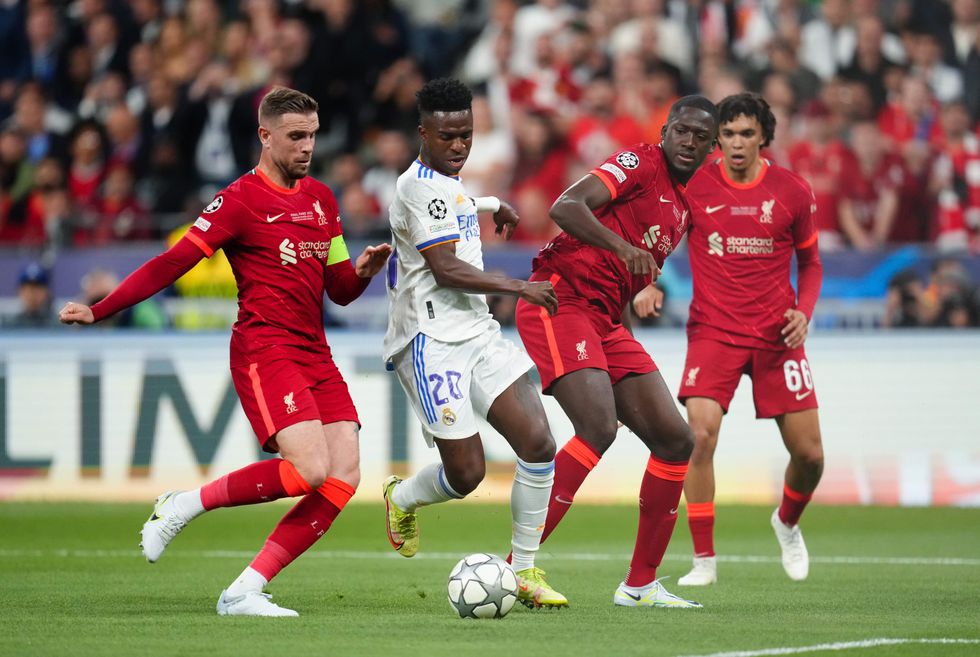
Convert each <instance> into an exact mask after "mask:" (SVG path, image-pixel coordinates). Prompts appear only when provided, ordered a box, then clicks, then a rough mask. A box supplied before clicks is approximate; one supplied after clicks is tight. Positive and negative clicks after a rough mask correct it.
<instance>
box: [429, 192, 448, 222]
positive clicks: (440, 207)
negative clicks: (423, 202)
mask: <svg viewBox="0 0 980 657" xmlns="http://www.w3.org/2000/svg"><path fill="white" fill-rule="evenodd" d="M428 208H429V216H430V217H432V218H433V219H435V220H436V221H442V220H443V219H445V218H446V215H447V214H448V213H449V210H448V208H446V202H445V201H443V200H442V199H441V198H434V199H432V200H431V201H429V206H428Z"/></svg>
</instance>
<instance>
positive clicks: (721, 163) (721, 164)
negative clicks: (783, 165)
mask: <svg viewBox="0 0 980 657" xmlns="http://www.w3.org/2000/svg"><path fill="white" fill-rule="evenodd" d="M761 159H762V168H761V169H759V175H758V176H756V177H755V180H750V181H749V182H746V183H740V182H735V181H734V180H732V179H731V178H729V177H728V173H727V172H726V171H725V159H724V158H719V159H718V173H720V174H721V179H722V180H724V181H725V182H726V183H728V184H729V185H730V186H732V187H734V188H735V189H752V188H753V187H757V186H758V185H759V184H760V183H761V182H762V180H763V178H765V177H766V172H768V171H769V160H767V159H766V158H761Z"/></svg>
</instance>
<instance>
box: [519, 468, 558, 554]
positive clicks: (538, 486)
mask: <svg viewBox="0 0 980 657" xmlns="http://www.w3.org/2000/svg"><path fill="white" fill-rule="evenodd" d="M554 481H555V462H554V461H553V460H552V461H549V462H547V463H527V462H526V461H523V460H521V459H517V469H516V470H515V472H514V486H513V488H511V492H510V512H511V515H512V516H513V518H514V533H513V536H512V538H511V552H512V553H513V556H512V559H511V565H512V566H513V568H514V570H515V571H520V570H524V569H525V568H531V567H532V566H534V556H535V555H536V554H537V552H538V548H539V547H540V545H541V533H542V532H543V531H544V521H545V519H546V518H547V517H548V500H549V499H551V485H552V484H553V483H554Z"/></svg>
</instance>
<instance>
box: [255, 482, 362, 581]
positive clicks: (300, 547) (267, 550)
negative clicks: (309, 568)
mask: <svg viewBox="0 0 980 657" xmlns="http://www.w3.org/2000/svg"><path fill="white" fill-rule="evenodd" d="M353 495H354V488H353V487H351V486H350V485H349V484H347V483H346V482H343V481H341V480H339V479H334V478H330V479H327V480H326V481H325V482H324V483H323V485H322V486H320V487H319V488H318V489H316V491H315V492H313V493H310V494H309V495H307V496H306V497H304V498H303V499H301V500H300V501H299V502H297V503H296V506H294V507H293V508H292V509H290V510H289V512H288V513H287V514H286V515H285V516H283V518H282V520H280V521H279V524H278V525H276V528H275V529H273V530H272V533H271V534H269V538H268V539H266V542H265V545H264V546H263V547H262V549H261V550H260V551H259V553H258V554H257V555H255V559H253V560H252V563H251V567H252V568H253V569H255V570H256V571H258V572H259V574H261V575H262V577H264V578H265V579H266V581H269V580H271V579H272V578H273V577H275V576H276V575H277V574H278V573H279V571H280V570H282V569H283V568H285V567H286V566H288V565H289V564H290V563H292V562H293V560H294V559H296V557H298V556H299V555H301V554H303V553H304V552H306V551H307V550H308V549H309V548H310V546H311V545H313V544H314V543H316V542H317V540H318V539H319V538H320V537H321V536H323V535H324V534H325V533H326V531H327V530H328V529H330V525H332V524H333V521H334V520H336V518H337V516H338V515H340V512H341V511H342V510H343V508H344V506H345V505H346V504H347V502H348V501H349V500H350V498H351V497H352V496H353Z"/></svg>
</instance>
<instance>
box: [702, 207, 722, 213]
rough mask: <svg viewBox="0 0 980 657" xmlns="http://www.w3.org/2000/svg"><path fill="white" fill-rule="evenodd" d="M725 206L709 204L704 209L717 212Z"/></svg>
mask: <svg viewBox="0 0 980 657" xmlns="http://www.w3.org/2000/svg"><path fill="white" fill-rule="evenodd" d="M724 207H725V206H724V205H709V206H708V207H706V208H705V209H704V210H705V212H707V213H708V214H714V213H715V212H718V210H721V209H724Z"/></svg>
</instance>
